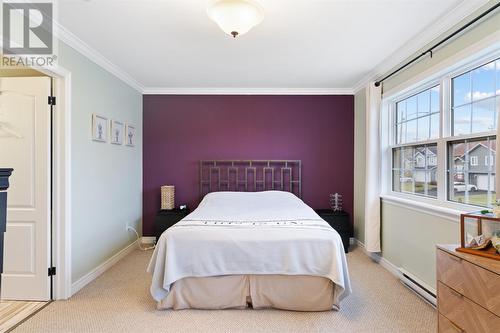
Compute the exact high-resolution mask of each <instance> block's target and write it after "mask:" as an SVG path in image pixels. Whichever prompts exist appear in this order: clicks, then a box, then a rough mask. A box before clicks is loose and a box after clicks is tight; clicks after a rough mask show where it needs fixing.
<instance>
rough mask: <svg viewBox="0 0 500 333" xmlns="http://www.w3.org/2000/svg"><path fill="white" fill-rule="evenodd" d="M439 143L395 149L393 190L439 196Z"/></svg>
mask: <svg viewBox="0 0 500 333" xmlns="http://www.w3.org/2000/svg"><path fill="white" fill-rule="evenodd" d="M436 155H437V145H436V144H430V145H420V146H409V147H400V148H394V149H393V154H392V156H393V171H392V174H393V190H394V191H397V192H404V193H411V194H419V195H423V196H428V197H434V198H435V197H437V177H436V168H437V164H436V161H437V160H436Z"/></svg>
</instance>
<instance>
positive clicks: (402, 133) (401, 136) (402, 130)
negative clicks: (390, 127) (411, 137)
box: [396, 123, 406, 144]
mask: <svg viewBox="0 0 500 333" xmlns="http://www.w3.org/2000/svg"><path fill="white" fill-rule="evenodd" d="M396 131H397V132H396V143H397V144H401V143H406V123H402V124H399V125H397V126H396Z"/></svg>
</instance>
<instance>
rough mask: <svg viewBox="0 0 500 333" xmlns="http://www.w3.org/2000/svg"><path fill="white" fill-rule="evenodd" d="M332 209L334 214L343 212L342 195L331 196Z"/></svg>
mask: <svg viewBox="0 0 500 333" xmlns="http://www.w3.org/2000/svg"><path fill="white" fill-rule="evenodd" d="M330 207H332V210H333V211H334V212H341V211H342V195H341V194H338V193H334V194H330Z"/></svg>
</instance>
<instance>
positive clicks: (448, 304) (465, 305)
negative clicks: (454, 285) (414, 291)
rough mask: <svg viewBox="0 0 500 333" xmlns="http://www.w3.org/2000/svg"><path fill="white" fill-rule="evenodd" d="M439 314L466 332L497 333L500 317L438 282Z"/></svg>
mask: <svg viewBox="0 0 500 333" xmlns="http://www.w3.org/2000/svg"><path fill="white" fill-rule="evenodd" d="M438 310H439V313H440V314H441V315H443V316H445V317H446V318H448V319H449V320H450V321H452V322H453V323H455V324H456V326H458V327H459V328H461V329H463V330H464V331H466V332H477V333H482V332H484V333H491V332H498V328H499V327H500V317H498V316H495V315H494V314H493V313H491V312H489V311H488V310H485V309H484V308H482V307H481V306H479V305H477V304H475V303H474V302H472V301H471V300H469V299H468V298H467V297H465V296H463V295H461V294H460V293H458V292H456V291H454V290H453V289H451V288H449V287H447V286H445V285H444V284H442V283H441V282H438Z"/></svg>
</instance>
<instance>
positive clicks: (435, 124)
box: [430, 113, 439, 139]
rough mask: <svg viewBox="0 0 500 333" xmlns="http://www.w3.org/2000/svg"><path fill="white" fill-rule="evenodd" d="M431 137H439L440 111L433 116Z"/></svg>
mask: <svg viewBox="0 0 500 333" xmlns="http://www.w3.org/2000/svg"><path fill="white" fill-rule="evenodd" d="M430 138H431V139H436V138H439V113H434V114H433V115H432V116H431V137H430Z"/></svg>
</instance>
